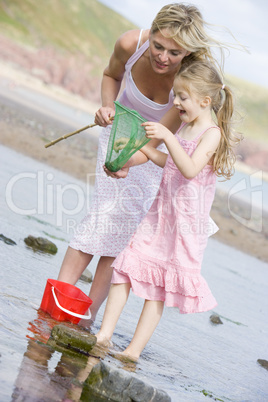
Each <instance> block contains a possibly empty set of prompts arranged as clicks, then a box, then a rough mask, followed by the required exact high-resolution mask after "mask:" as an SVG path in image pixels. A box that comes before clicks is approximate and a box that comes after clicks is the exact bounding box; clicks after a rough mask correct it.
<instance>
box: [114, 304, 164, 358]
mask: <svg viewBox="0 0 268 402" xmlns="http://www.w3.org/2000/svg"><path fill="white" fill-rule="evenodd" d="M163 309H164V302H162V301H153V300H145V302H144V306H143V310H142V312H141V316H140V319H139V322H138V325H137V328H136V331H135V334H134V336H133V338H132V340H131V342H130V344H129V345H128V347H127V348H126V349H125V350H124V352H123V353H122V354H123V355H126V356H128V357H130V358H131V359H133V360H137V359H138V358H139V357H140V354H141V352H142V351H143V349H144V348H145V346H146V344H147V342H148V341H149V339H150V338H151V336H152V335H153V332H154V330H155V328H156V327H157V325H158V323H159V321H160V318H161V317H162V313H163Z"/></svg>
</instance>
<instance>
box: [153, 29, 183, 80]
mask: <svg viewBox="0 0 268 402" xmlns="http://www.w3.org/2000/svg"><path fill="white" fill-rule="evenodd" d="M162 32H163V33H164V34H168V31H167V30H166V29H163V31H162ZM149 54H150V60H151V64H152V67H153V70H154V71H155V72H156V73H158V74H169V73H173V72H174V73H175V72H176V71H177V70H178V67H179V65H180V63H181V61H182V59H183V58H184V57H185V56H188V55H189V54H190V52H188V51H187V50H185V49H183V48H182V47H180V46H179V45H178V44H177V43H176V42H175V41H174V40H173V39H168V38H165V37H164V36H163V35H162V34H161V33H160V32H159V31H157V32H155V33H153V34H152V33H150V39H149Z"/></svg>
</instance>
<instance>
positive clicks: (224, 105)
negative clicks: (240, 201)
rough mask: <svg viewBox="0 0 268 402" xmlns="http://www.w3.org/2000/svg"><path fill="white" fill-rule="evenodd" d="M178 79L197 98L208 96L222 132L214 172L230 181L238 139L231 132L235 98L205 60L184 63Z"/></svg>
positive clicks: (210, 64) (215, 156)
mask: <svg viewBox="0 0 268 402" xmlns="http://www.w3.org/2000/svg"><path fill="white" fill-rule="evenodd" d="M178 77H179V78H180V79H182V80H183V85H184V86H185V89H186V90H187V91H188V92H189V93H195V94H197V95H198V97H200V98H204V97H205V96H209V97H210V99H211V109H212V111H213V112H214V113H215V116H216V119H217V125H218V126H219V128H220V131H221V139H220V143H219V145H218V148H217V149H216V151H215V154H214V157H213V163H212V166H213V171H214V172H215V173H216V175H217V176H223V177H224V178H225V179H230V177H231V176H232V175H233V173H234V163H235V161H236V155H235V152H234V149H233V148H234V146H235V145H236V144H238V143H239V142H240V140H241V138H240V135H238V133H236V132H235V131H234V129H233V116H234V96H233V93H232V91H231V89H230V88H229V87H228V86H226V85H223V82H222V78H221V75H220V73H219V72H218V70H217V68H216V67H215V65H214V64H212V63H208V62H205V61H195V62H192V63H190V64H188V65H187V64H184V65H183V66H182V67H181V69H180V71H179V72H178V73H177V75H176V77H175V79H176V78H178Z"/></svg>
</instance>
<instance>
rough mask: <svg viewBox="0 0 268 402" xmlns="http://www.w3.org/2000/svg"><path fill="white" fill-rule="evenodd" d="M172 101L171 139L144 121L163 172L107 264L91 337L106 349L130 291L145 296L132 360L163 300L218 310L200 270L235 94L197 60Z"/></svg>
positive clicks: (226, 161)
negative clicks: (107, 282) (99, 318)
mask: <svg viewBox="0 0 268 402" xmlns="http://www.w3.org/2000/svg"><path fill="white" fill-rule="evenodd" d="M174 96H175V99H174V105H175V107H176V109H177V110H178V113H179V115H180V119H181V121H182V124H181V126H180V128H179V130H178V131H177V133H176V134H175V136H174V135H173V134H172V133H171V132H170V131H169V130H168V129H167V128H166V127H164V126H163V125H161V124H160V123H155V122H146V123H143V125H144V127H145V130H146V136H147V137H148V138H150V139H158V140H162V141H163V142H164V143H165V145H166V147H167V149H168V151H169V155H166V154H164V153H162V152H161V151H159V150H157V149H155V148H153V147H151V146H149V144H147V145H146V146H145V147H144V148H143V149H142V152H143V153H144V154H145V155H146V156H147V157H148V158H149V159H150V160H152V161H153V162H154V163H155V164H157V165H158V166H161V167H164V171H163V176H162V181H161V184H160V188H159V191H158V194H157V196H156V199H155V201H154V202H153V204H152V206H151V208H150V210H149V211H148V213H147V215H146V216H145V218H144V219H143V220H142V222H141V223H140V225H139V226H138V229H137V231H136V233H135V234H134V235H133V236H132V238H131V239H130V242H129V244H128V246H127V247H126V248H125V249H124V250H123V251H122V252H121V253H120V254H119V256H118V257H117V258H116V260H115V261H114V263H113V265H112V266H113V268H114V271H113V277H112V285H111V289H110V292H109V297H108V301H107V305H106V309H105V313H104V317H103V322H102V325H101V329H100V331H99V332H98V333H97V335H96V337H97V341H98V343H100V344H109V342H110V339H111V337H112V334H113V331H114V329H115V326H116V323H117V320H118V319H119V316H120V314H121V312H122V309H123V307H124V305H125V303H126V301H127V298H128V295H129V290H130V288H132V290H133V292H134V293H135V294H136V295H138V296H140V297H142V298H144V299H145V302H144V307H143V311H142V313H141V316H140V319H139V322H138V325H137V328H136V331H135V334H134V337H133V339H132V341H131V343H130V344H129V346H128V347H127V348H126V349H125V350H124V352H123V355H126V356H128V357H130V358H131V359H134V360H137V359H138V358H139V356H140V354H141V352H142V350H143V349H144V347H145V345H146V344H147V342H148V340H149V339H150V337H151V335H152V334H153V332H154V329H155V328H156V326H157V324H158V322H159V320H160V318H161V315H162V312H163V307H164V303H165V304H166V306H171V307H178V308H179V310H180V313H198V312H204V311H208V310H210V309H213V308H214V307H215V306H216V305H217V303H216V300H215V299H214V297H213V295H212V294H211V291H210V289H209V287H208V285H207V283H206V281H205V279H204V278H203V277H202V276H201V273H200V270H201V263H202V258H203V253H204V249H205V247H206V244H207V237H208V234H209V233H210V227H209V225H210V223H209V222H210V221H209V213H210V209H211V205H212V202H213V198H214V193H215V187H216V176H223V177H224V178H229V177H230V176H231V174H232V168H233V164H234V161H235V156H234V153H233V150H232V146H233V145H234V144H235V143H236V142H237V140H236V139H235V138H234V136H233V135H232V131H231V118H232V115H233V97H232V93H231V91H230V89H229V88H228V87H226V86H225V85H223V83H222V79H221V77H220V75H219V73H218V71H217V70H216V68H215V67H214V66H213V65H212V64H209V63H208V62H202V61H200V62H199V61H197V62H193V63H192V64H189V65H188V66H187V65H184V66H182V68H181V69H180V71H179V73H178V74H177V75H176V77H175V81H174ZM213 112H214V114H215V116H216V118H217V123H215V121H214V120H213Z"/></svg>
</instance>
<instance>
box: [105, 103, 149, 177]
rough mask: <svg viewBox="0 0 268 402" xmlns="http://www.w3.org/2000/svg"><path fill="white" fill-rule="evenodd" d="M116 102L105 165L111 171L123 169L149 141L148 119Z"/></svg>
mask: <svg viewBox="0 0 268 402" xmlns="http://www.w3.org/2000/svg"><path fill="white" fill-rule="evenodd" d="M114 103H115V116H114V120H113V125H112V130H111V134H110V138H109V143H108V148H107V154H106V160H105V166H106V167H107V169H109V170H110V171H111V172H117V171H118V170H119V169H121V168H122V167H123V166H124V165H125V163H126V162H127V161H128V160H129V158H130V157H131V156H132V155H133V154H134V153H135V152H136V151H138V150H139V149H140V148H142V147H143V146H144V145H145V144H147V142H148V141H150V140H149V139H148V138H146V137H145V130H144V127H141V124H142V123H143V122H145V121H146V120H145V119H144V118H143V117H141V115H140V114H139V113H138V112H136V111H135V110H131V109H129V108H127V107H125V106H123V105H121V104H120V103H119V102H114Z"/></svg>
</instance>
